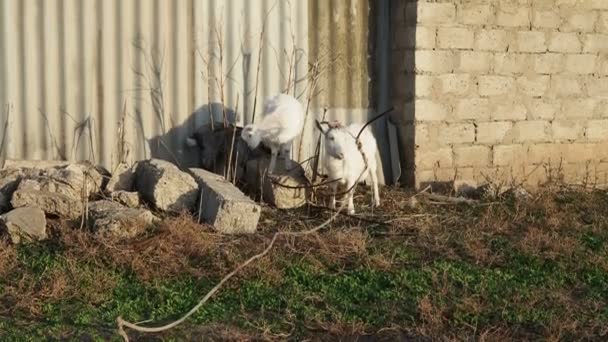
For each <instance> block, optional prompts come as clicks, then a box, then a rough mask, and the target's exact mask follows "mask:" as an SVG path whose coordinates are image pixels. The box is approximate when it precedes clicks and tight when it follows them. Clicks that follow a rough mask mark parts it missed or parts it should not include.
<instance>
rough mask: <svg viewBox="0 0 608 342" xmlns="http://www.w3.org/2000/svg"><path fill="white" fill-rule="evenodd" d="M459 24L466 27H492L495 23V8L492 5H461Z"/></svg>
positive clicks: (459, 7)
mask: <svg viewBox="0 0 608 342" xmlns="http://www.w3.org/2000/svg"><path fill="white" fill-rule="evenodd" d="M457 17H458V22H459V23H461V24H465V25H490V24H492V23H493V21H494V17H495V16H494V8H493V6H492V5H490V4H475V3H473V4H468V3H463V4H459V5H458V7H457Z"/></svg>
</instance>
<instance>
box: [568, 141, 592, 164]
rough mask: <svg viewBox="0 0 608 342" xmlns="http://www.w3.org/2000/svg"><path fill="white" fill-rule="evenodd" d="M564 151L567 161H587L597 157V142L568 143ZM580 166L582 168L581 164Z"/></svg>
mask: <svg viewBox="0 0 608 342" xmlns="http://www.w3.org/2000/svg"><path fill="white" fill-rule="evenodd" d="M564 151H565V152H564V160H565V161H566V162H567V163H585V162H587V161H591V160H593V159H595V154H594V152H595V144H566V145H565V148H564ZM578 167H579V168H581V165H579V166H578ZM583 168H584V166H583Z"/></svg>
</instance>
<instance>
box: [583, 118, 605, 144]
mask: <svg viewBox="0 0 608 342" xmlns="http://www.w3.org/2000/svg"><path fill="white" fill-rule="evenodd" d="M585 136H586V137H587V140H589V141H606V140H607V139H608V120H607V119H602V120H589V121H588V122H587V128H586V129H585Z"/></svg>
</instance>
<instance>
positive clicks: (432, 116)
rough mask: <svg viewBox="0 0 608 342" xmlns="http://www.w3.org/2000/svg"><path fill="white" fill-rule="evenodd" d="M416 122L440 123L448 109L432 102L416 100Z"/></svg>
mask: <svg viewBox="0 0 608 342" xmlns="http://www.w3.org/2000/svg"><path fill="white" fill-rule="evenodd" d="M415 108H416V120H418V121H442V120H445V118H446V117H447V114H448V108H447V107H446V106H445V105H444V104H442V103H440V102H435V101H432V100H416V102H415Z"/></svg>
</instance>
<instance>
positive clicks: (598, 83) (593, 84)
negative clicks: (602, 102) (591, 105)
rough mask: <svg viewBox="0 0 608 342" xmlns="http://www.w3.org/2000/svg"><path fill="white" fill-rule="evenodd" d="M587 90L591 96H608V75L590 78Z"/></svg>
mask: <svg viewBox="0 0 608 342" xmlns="http://www.w3.org/2000/svg"><path fill="white" fill-rule="evenodd" d="M587 92H588V93H589V96H594V97H601V98H608V77H602V78H598V79H593V80H589V83H587Z"/></svg>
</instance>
